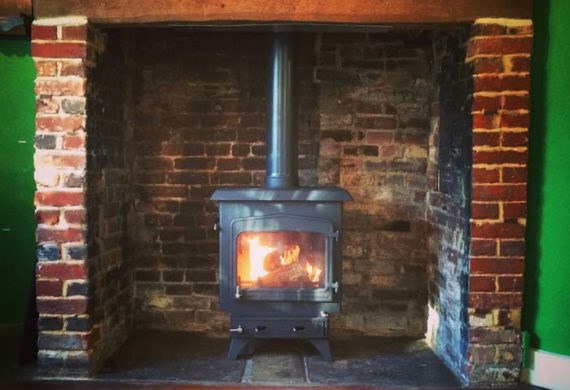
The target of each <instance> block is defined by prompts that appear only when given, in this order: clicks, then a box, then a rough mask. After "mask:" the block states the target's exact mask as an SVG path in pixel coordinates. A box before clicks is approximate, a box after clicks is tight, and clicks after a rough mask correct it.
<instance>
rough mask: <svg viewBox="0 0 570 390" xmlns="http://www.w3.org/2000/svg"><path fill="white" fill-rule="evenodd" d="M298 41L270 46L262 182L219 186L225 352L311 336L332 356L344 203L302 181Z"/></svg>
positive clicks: (341, 196)
mask: <svg viewBox="0 0 570 390" xmlns="http://www.w3.org/2000/svg"><path fill="white" fill-rule="evenodd" d="M294 41H295V36H294V35H291V34H283V33H276V34H275V37H274V42H273V49H272V66H271V71H272V78H271V80H272V81H271V88H270V95H269V97H270V98H269V103H270V104H269V118H270V121H269V122H270V123H269V128H268V132H267V149H268V152H267V169H266V178H265V187H262V188H236V189H219V190H217V191H216V192H215V193H214V194H213V196H212V198H211V199H212V200H215V201H218V202H219V203H220V219H219V222H218V223H217V224H216V228H217V229H219V231H220V306H221V308H222V309H223V310H226V311H228V312H230V313H231V329H230V333H231V343H230V348H229V353H228V358H230V359H236V358H237V357H238V356H239V355H240V354H241V353H242V352H244V351H245V350H246V349H247V350H248V351H249V352H252V351H253V348H254V346H255V341H256V340H259V339H264V338H295V339H307V340H309V341H310V342H311V343H312V344H313V345H314V346H315V347H316V348H317V349H318V350H319V352H320V354H321V356H322V357H323V358H324V359H327V360H331V358H332V357H331V353H330V348H329V342H328V334H329V318H328V315H329V313H336V312H338V311H339V310H340V297H341V291H342V284H341V272H342V265H341V245H340V239H341V225H342V205H343V203H342V202H343V201H348V200H351V199H352V198H351V196H350V194H349V193H348V192H347V191H345V190H343V189H341V188H335V187H318V188H317V187H315V188H303V187H299V186H298V174H297V136H296V130H295V108H294V107H295V102H294V97H295V94H294V74H293V69H294V66H293V61H294Z"/></svg>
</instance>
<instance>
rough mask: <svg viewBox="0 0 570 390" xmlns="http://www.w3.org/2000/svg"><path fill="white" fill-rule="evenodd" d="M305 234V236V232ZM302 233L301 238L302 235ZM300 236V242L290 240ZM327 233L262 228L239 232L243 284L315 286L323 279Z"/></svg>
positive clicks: (239, 256)
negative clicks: (323, 248)
mask: <svg viewBox="0 0 570 390" xmlns="http://www.w3.org/2000/svg"><path fill="white" fill-rule="evenodd" d="M303 235H305V236H303ZM299 237H300V238H299ZM296 238H299V243H291V241H293V240H295V239H296ZM323 244H324V237H322V235H316V234H314V233H313V234H312V235H311V233H296V232H262V233H255V234H254V233H253V232H247V233H241V234H240V235H239V236H238V242H237V246H238V251H237V252H238V253H237V255H238V256H237V257H238V258H237V260H238V262H237V271H238V274H237V277H238V283H239V285H240V286H241V287H245V288H247V287H266V288H267V287H270V288H271V287H274V288H279V287H302V286H307V284H309V285H311V286H313V287H316V285H319V284H320V283H321V275H322V266H320V264H319V259H320V260H321V263H322V262H323V261H324V253H323V250H319V249H315V248H320V247H324V245H323Z"/></svg>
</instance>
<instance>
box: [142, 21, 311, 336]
mask: <svg viewBox="0 0 570 390" xmlns="http://www.w3.org/2000/svg"><path fill="white" fill-rule="evenodd" d="M303 42H304V43H301V45H300V47H299V51H300V52H301V53H302V54H303V55H302V56H301V59H302V60H301V61H300V62H299V63H298V66H297V68H298V72H299V76H300V78H301V79H302V80H306V81H304V82H303V83H301V85H300V87H299V88H300V91H299V97H300V99H299V101H298V106H299V131H300V139H301V146H300V153H301V159H300V162H299V165H300V168H301V181H302V182H304V183H305V184H311V183H310V182H311V181H312V184H314V180H315V179H314V176H315V172H316V169H315V165H316V150H317V145H316V143H315V141H313V139H314V136H315V133H316V132H317V129H316V128H315V124H316V121H315V117H316V115H315V112H316V111H315V110H316V105H315V102H314V91H313V90H312V89H311V88H310V87H311V85H312V66H309V65H310V61H311V60H312V59H313V57H314V56H313V55H312V49H313V42H314V37H313V36H312V35H307V36H306V39H305V40H304V41H303ZM269 44H270V41H269V39H268V35H267V34H255V33H253V34H243V33H241V34H239V33H238V34H236V33H233V34H224V33H188V32H187V31H178V30H165V31H160V32H157V31H155V30H148V31H140V32H139V33H138V34H137V42H136V45H137V53H138V54H137V58H136V62H137V64H138V70H139V72H140V74H141V76H140V81H139V82H138V83H137V86H136V89H137V90H136V92H135V95H136V100H135V114H136V119H135V120H136V123H135V133H134V139H135V143H134V147H135V153H134V161H135V166H134V172H135V174H134V185H135V188H136V199H135V207H136V212H137V230H136V233H135V236H134V239H135V248H136V304H135V305H136V310H137V314H136V315H137V318H136V321H137V325H138V326H140V327H151V328H160V329H191V330H206V331H213V332H218V333H226V331H227V325H228V322H227V316H226V315H225V314H224V313H222V312H221V311H220V310H219V309H218V308H217V302H218V277H217V274H218V233H217V232H215V231H213V228H212V227H213V224H214V222H215V221H216V219H217V215H218V214H217V213H218V207H217V205H216V204H214V203H213V202H211V201H210V200H209V197H210V196H211V194H212V193H213V191H214V189H216V188H219V187H228V186H252V185H261V184H262V182H263V178H264V174H265V128H266V110H267V107H266V101H265V98H266V93H267V82H268V80H267V65H268V59H269V57H268V54H269ZM307 61H308V63H307ZM308 87H309V88H308Z"/></svg>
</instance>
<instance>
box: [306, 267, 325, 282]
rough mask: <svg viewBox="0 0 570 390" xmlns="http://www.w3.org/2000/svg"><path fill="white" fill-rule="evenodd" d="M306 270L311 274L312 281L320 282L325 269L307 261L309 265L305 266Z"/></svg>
mask: <svg viewBox="0 0 570 390" xmlns="http://www.w3.org/2000/svg"><path fill="white" fill-rule="evenodd" d="M305 272H306V273H307V275H308V276H309V279H311V282H313V283H318V282H319V278H320V276H321V272H323V271H322V270H321V269H320V268H317V267H313V266H312V265H311V263H309V262H307V265H306V266H305Z"/></svg>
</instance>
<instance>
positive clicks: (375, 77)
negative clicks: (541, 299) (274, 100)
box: [315, 30, 434, 337]
mask: <svg viewBox="0 0 570 390" xmlns="http://www.w3.org/2000/svg"><path fill="white" fill-rule="evenodd" d="M316 50H317V58H318V61H317V67H316V68H315V80H316V82H317V85H318V87H319V112H320V130H321V132H320V153H319V171H318V179H319V183H320V184H322V185H338V186H342V187H344V188H345V189H347V190H348V191H349V192H350V193H351V194H352V196H353V198H354V201H353V202H347V203H346V204H345V217H344V232H343V244H344V249H343V287H344V290H343V292H344V293H343V310H342V313H341V314H340V315H338V316H334V318H333V331H336V332H348V333H350V332H359V333H365V334H381V335H399V336H403V335H407V336H420V337H421V336H422V335H423V333H424V331H425V323H426V321H425V316H426V311H425V303H426V297H427V294H426V265H427V259H428V252H427V230H426V224H425V223H424V212H425V196H426V191H427V180H426V165H427V157H428V133H429V107H430V101H431V98H432V89H433V87H434V84H433V76H432V71H431V67H430V65H429V61H430V58H431V52H432V46H431V38H430V37H429V36H428V35H423V34H421V33H420V32H418V31H413V32H412V31H406V30H403V31H399V32H398V31H392V32H388V33H382V34H369V35H367V34H323V35H322V36H320V38H319V40H318V42H317V48H316Z"/></svg>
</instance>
